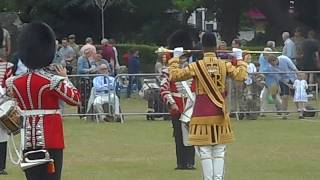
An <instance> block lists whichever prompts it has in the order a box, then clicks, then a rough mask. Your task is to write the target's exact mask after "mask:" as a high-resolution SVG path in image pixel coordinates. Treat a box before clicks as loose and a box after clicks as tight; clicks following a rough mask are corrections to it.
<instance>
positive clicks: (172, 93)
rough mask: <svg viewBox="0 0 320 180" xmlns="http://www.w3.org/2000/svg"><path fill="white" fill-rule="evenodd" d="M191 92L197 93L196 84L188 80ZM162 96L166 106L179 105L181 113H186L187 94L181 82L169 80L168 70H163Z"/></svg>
mask: <svg viewBox="0 0 320 180" xmlns="http://www.w3.org/2000/svg"><path fill="white" fill-rule="evenodd" d="M186 82H187V84H188V85H189V87H190V89H191V92H195V82H194V81H193V80H192V79H189V80H186ZM160 94H161V97H162V98H163V101H164V103H166V104H169V105H170V104H173V103H175V104H177V106H178V108H179V112H180V113H182V112H183V111H184V107H185V104H186V102H187V98H188V95H187V92H186V91H185V89H184V87H183V85H182V83H181V82H178V81H177V82H175V81H170V80H169V72H168V68H164V69H162V74H161V87H160Z"/></svg>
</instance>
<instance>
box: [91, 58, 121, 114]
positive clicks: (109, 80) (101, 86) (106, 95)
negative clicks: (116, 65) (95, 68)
mask: <svg viewBox="0 0 320 180" xmlns="http://www.w3.org/2000/svg"><path fill="white" fill-rule="evenodd" d="M108 69H109V68H108V66H107V65H106V64H101V65H100V66H99V74H104V75H101V76H97V77H95V78H94V79H93V87H94V88H95V95H96V98H95V99H94V102H93V107H94V108H95V110H96V112H98V113H104V110H103V107H102V105H103V104H105V103H111V104H110V105H113V104H114V106H115V107H113V108H114V113H115V114H116V115H117V116H119V113H120V111H119V110H120V105H119V98H118V96H117V95H116V94H115V91H113V90H115V84H114V81H115V78H114V77H112V76H109V71H108ZM113 101H115V102H113ZM99 120H106V115H99Z"/></svg>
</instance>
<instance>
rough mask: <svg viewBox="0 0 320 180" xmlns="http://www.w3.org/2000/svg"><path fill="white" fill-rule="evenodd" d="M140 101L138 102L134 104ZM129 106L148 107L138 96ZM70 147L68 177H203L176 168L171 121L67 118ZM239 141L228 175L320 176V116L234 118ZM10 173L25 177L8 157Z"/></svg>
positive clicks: (310, 179) (243, 178) (229, 179)
mask: <svg viewBox="0 0 320 180" xmlns="http://www.w3.org/2000/svg"><path fill="white" fill-rule="evenodd" d="M133 104H134V106H133ZM122 107H123V109H131V110H132V111H133V112H134V111H135V110H134V109H135V108H137V109H140V110H141V108H145V107H146V106H145V103H140V102H138V100H137V99H135V98H133V99H130V100H127V101H122ZM64 125H65V126H64V127H65V138H66V146H67V147H66V149H65V154H64V167H63V180H128V179H130V180H167V179H168V180H200V179H201V172H200V168H201V167H200V164H199V160H198V158H197V161H196V167H197V170H195V171H175V170H174V167H175V149H174V139H173V138H172V126H171V122H170V121H162V120H161V119H158V120H156V121H146V120H145V117H144V116H126V121H125V123H124V124H120V123H100V124H96V123H94V122H91V121H84V120H80V119H78V118H77V117H68V118H65V121H64ZM233 128H234V130H235V132H236V141H235V143H233V144H231V145H229V146H228V147H227V156H226V177H225V179H226V180H271V179H272V180H319V179H320V120H317V119H314V118H313V119H306V120H298V119H297V114H291V115H290V117H289V118H288V120H281V119H280V118H279V117H276V116H274V115H271V114H268V116H267V117H265V118H260V119H259V120H256V121H255V120H251V121H250V120H242V121H235V120H234V121H233ZM7 171H8V173H9V175H8V176H0V180H2V179H3V180H21V179H24V174H23V172H22V171H21V170H20V169H19V167H14V166H12V164H11V163H10V162H9V160H8V168H7Z"/></svg>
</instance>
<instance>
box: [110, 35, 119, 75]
mask: <svg viewBox="0 0 320 180" xmlns="http://www.w3.org/2000/svg"><path fill="white" fill-rule="evenodd" d="M109 43H110V44H111V45H112V49H113V52H114V58H115V66H114V70H115V73H116V70H118V69H119V67H120V65H119V59H118V50H117V48H116V46H115V45H116V41H115V40H114V39H110V40H109Z"/></svg>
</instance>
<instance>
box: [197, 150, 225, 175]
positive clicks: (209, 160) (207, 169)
mask: <svg viewBox="0 0 320 180" xmlns="http://www.w3.org/2000/svg"><path fill="white" fill-rule="evenodd" d="M195 148H196V151H197V152H198V155H199V157H200V161H201V166H202V177H203V180H223V176H224V155H225V152H226V151H225V149H226V145H225V144H217V145H213V146H196V147H195Z"/></svg>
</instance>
